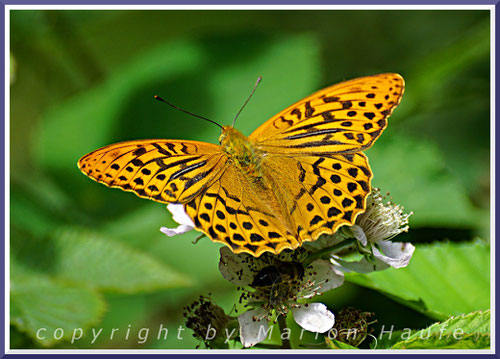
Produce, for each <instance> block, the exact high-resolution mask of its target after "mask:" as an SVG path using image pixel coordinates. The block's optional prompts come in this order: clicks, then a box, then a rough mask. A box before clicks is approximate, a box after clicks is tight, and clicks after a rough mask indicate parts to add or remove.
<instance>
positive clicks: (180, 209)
mask: <svg viewBox="0 0 500 359" xmlns="http://www.w3.org/2000/svg"><path fill="white" fill-rule="evenodd" d="M167 209H168V210H169V211H170V212H171V213H172V218H173V220H174V221H176V222H177V223H179V226H177V228H167V227H161V228H160V231H162V232H163V233H165V234H166V235H167V236H169V237H172V236H175V235H177V234H183V233H186V232H188V231H190V230H192V229H194V223H193V221H192V220H191V218H189V216H188V215H187V214H186V211H185V210H184V205H182V204H177V203H169V204H168V205H167Z"/></svg>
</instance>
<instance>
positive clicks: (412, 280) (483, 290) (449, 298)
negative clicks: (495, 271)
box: [346, 241, 490, 320]
mask: <svg viewBox="0 0 500 359" xmlns="http://www.w3.org/2000/svg"><path fill="white" fill-rule="evenodd" d="M489 258H490V251H489V246H487V245H485V244H484V243H481V242H479V241H478V242H474V243H460V244H455V243H436V244H432V245H422V246H417V248H416V250H415V254H414V255H413V258H412V259H411V261H410V264H409V265H408V267H406V268H400V269H395V268H389V269H387V270H385V271H380V272H373V273H369V274H358V273H348V274H347V275H346V279H347V280H349V281H351V282H353V283H356V284H359V285H362V286H365V287H369V288H373V289H375V290H378V291H380V292H382V293H384V294H386V295H388V296H389V297H391V298H393V299H394V300H396V301H398V302H401V303H402V304H405V305H408V306H409V307H411V308H414V309H415V310H417V311H420V312H422V313H424V314H426V315H428V316H430V317H432V318H435V319H438V320H445V319H446V318H448V317H449V316H451V315H459V314H464V313H469V312H473V311H476V310H486V309H488V308H489V307H490V266H489Z"/></svg>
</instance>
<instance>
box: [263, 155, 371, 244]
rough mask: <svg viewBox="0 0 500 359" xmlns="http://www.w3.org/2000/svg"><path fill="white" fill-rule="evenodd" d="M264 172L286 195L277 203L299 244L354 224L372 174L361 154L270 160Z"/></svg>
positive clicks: (364, 200) (364, 157) (363, 205)
mask: <svg viewBox="0 0 500 359" xmlns="http://www.w3.org/2000/svg"><path fill="white" fill-rule="evenodd" d="M266 171H269V175H270V176H271V175H272V178H273V181H274V182H275V186H277V187H278V188H280V191H282V192H283V193H285V194H288V195H287V196H283V199H282V200H281V201H280V203H282V205H283V206H285V207H286V214H287V215H288V216H289V217H290V218H291V220H292V222H293V223H294V228H293V231H292V233H293V234H294V236H295V237H296V238H297V239H298V241H299V242H300V243H302V242H306V241H312V240H315V239H317V238H318V237H319V235H321V234H332V233H334V232H335V231H336V230H337V228H338V227H339V226H342V225H344V224H347V225H350V224H352V223H354V221H355V219H356V216H357V215H358V214H359V213H362V212H363V211H364V209H365V203H366V197H367V195H368V193H369V192H370V180H371V178H372V174H371V172H370V171H369V166H368V159H367V158H366V156H365V155H364V154H363V153H361V152H358V153H353V154H340V155H322V156H314V155H309V154H306V155H302V156H282V157H275V156H273V157H269V158H268V159H267V161H266Z"/></svg>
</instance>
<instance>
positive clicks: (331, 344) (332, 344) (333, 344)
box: [325, 338, 358, 349]
mask: <svg viewBox="0 0 500 359" xmlns="http://www.w3.org/2000/svg"><path fill="white" fill-rule="evenodd" d="M325 342H326V345H327V346H328V348H329V349H358V348H356V347H353V346H352V345H349V344H346V343H343V342H341V341H338V340H336V339H328V338H325Z"/></svg>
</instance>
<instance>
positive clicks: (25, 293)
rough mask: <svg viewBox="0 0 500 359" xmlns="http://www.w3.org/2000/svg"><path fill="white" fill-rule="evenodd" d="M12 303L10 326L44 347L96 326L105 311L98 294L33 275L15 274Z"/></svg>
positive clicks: (77, 286)
mask: <svg viewBox="0 0 500 359" xmlns="http://www.w3.org/2000/svg"><path fill="white" fill-rule="evenodd" d="M10 303H11V304H10V305H11V307H10V319H11V323H12V324H13V325H15V326H16V327H17V328H18V329H19V330H20V331H23V332H26V333H27V334H28V335H29V336H30V337H32V338H33V339H37V340H38V342H39V343H40V344H41V345H43V346H50V345H52V344H54V343H55V342H57V341H60V340H70V339H71V337H72V335H73V333H74V330H75V329H76V328H83V329H86V328H88V327H89V326H90V325H92V324H97V323H98V321H99V319H100V318H101V317H102V314H103V312H104V309H105V304H104V301H103V300H102V297H101V296H100V295H99V293H98V292H96V291H94V290H92V289H90V288H86V287H85V286H82V285H76V284H70V283H65V282H61V281H54V280H53V279H51V278H49V277H47V276H42V275H35V274H33V273H30V274H29V275H28V274H25V273H23V274H15V273H13V274H12V276H11V292H10ZM58 328H61V330H62V331H59V332H58V331H56V330H58ZM83 329H82V330H83ZM37 332H38V333H37ZM37 334H38V338H37ZM54 336H55V337H54Z"/></svg>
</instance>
